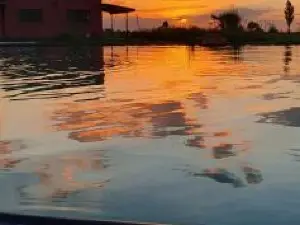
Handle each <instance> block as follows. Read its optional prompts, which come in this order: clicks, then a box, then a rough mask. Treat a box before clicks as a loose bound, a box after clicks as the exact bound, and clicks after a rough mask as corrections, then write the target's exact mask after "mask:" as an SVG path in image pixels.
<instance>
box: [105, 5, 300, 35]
mask: <svg viewBox="0 0 300 225" xmlns="http://www.w3.org/2000/svg"><path fill="white" fill-rule="evenodd" d="M103 1H104V3H114V4H120V5H125V6H130V7H134V8H136V9H137V12H136V13H134V14H132V15H131V21H130V27H131V29H135V28H136V27H137V19H136V16H137V15H138V17H139V23H140V27H141V28H152V27H156V26H158V25H159V24H161V22H162V21H163V20H168V21H170V22H171V23H173V24H176V25H181V23H182V21H184V23H187V24H189V25H198V26H201V27H207V26H208V24H209V15H210V14H211V13H212V12H215V11H220V10H224V9H229V8H231V7H233V6H234V7H235V8H237V9H239V11H240V13H241V15H242V16H243V18H244V20H245V21H248V20H256V21H259V22H260V23H261V24H263V25H265V24H267V23H275V24H276V25H277V26H279V28H280V29H285V23H284V16H283V9H284V6H285V0H253V1H250V2H249V1H246V0H213V1H203V0H151V1H143V0H103ZM292 2H293V1H292ZM293 3H294V5H295V7H296V13H297V9H298V8H299V10H300V3H297V2H295V1H294V2H293ZM182 19H184V20H182ZM299 22H300V21H299ZM104 24H105V26H108V24H109V23H108V19H107V16H106V17H105V22H104ZM116 27H117V28H119V29H122V28H124V20H123V16H122V15H120V16H117V17H116ZM293 27H294V29H298V27H299V26H298V24H297V16H296V20H295V23H294V26H293Z"/></svg>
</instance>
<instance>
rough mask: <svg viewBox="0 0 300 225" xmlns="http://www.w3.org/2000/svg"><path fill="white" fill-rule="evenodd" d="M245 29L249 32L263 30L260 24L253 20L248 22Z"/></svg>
mask: <svg viewBox="0 0 300 225" xmlns="http://www.w3.org/2000/svg"><path fill="white" fill-rule="evenodd" d="M247 29H248V31H251V32H262V31H263V29H262V28H261V26H260V25H259V24H258V23H256V22H253V21H251V22H249V23H248V25H247Z"/></svg>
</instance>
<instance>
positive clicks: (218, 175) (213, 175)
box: [192, 168, 245, 188]
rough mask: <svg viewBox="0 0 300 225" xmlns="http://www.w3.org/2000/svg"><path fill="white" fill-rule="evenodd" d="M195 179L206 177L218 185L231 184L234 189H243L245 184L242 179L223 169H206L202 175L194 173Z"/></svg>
mask: <svg viewBox="0 0 300 225" xmlns="http://www.w3.org/2000/svg"><path fill="white" fill-rule="evenodd" d="M192 176H195V177H207V178H210V179H212V180H214V181H216V182H218V183H224V184H231V185H232V186H233V187H235V188H240V187H244V186H245V184H244V182H243V180H242V179H240V178H239V177H238V176H236V175H235V174H234V173H231V172H229V171H227V170H226V169H223V168H216V169H206V170H204V171H203V173H194V174H192Z"/></svg>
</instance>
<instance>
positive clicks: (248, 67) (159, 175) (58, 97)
mask: <svg viewBox="0 0 300 225" xmlns="http://www.w3.org/2000/svg"><path fill="white" fill-rule="evenodd" d="M135 50H138V55H135V54H136V53H137V51H135ZM273 51H275V52H276V54H273ZM133 54H134V56H133V57H132V55H133ZM0 55H1V58H2V61H3V65H4V67H3V76H2V78H1V79H2V80H1V82H2V83H3V90H4V95H5V97H6V99H5V101H4V106H5V107H4V108H5V110H6V112H5V113H6V115H7V117H6V118H5V117H4V118H5V120H6V119H7V118H8V121H10V122H11V121H13V122H14V120H15V119H18V123H20V124H18V129H16V127H15V126H11V125H10V124H9V122H7V124H6V125H5V126H3V127H4V133H5V135H4V137H2V139H3V141H2V142H1V143H0V150H1V151H0V158H1V160H3V162H2V161H0V169H3V170H5V172H14V171H22V173H24V174H26V175H28V177H30V179H27V178H26V180H28V182H27V183H26V182H24V183H25V184H23V185H22V187H21V188H19V189H18V193H20V195H21V199H20V201H19V202H18V203H17V204H21V205H22V206H26V207H29V206H30V207H33V206H36V207H37V208H38V207H40V206H45V205H46V206H54V207H55V206H62V205H63V206H68V207H69V206H73V207H78V208H79V207H87V208H89V207H90V208H93V209H95V210H96V211H97V210H99V209H100V208H101V210H102V209H103V212H104V213H103V214H105V213H112V214H114V215H121V214H122V213H124V214H125V216H128V215H129V217H130V216H132V215H133V214H132V213H131V214H130V213H128V212H130V210H131V209H132V208H131V207H128V202H130V203H134V204H136V206H137V207H136V208H139V209H141V210H142V209H143V207H144V206H145V202H146V204H147V207H145V209H144V210H145V211H143V212H142V213H141V215H145V214H147V213H148V212H149V211H150V212H151V213H152V209H153V208H155V206H154V205H157V203H158V202H163V203H165V201H167V203H168V204H170V205H173V204H174V205H179V206H182V205H184V203H185V201H182V199H180V198H179V197H178V196H180V193H181V194H182V193H183V191H184V192H185V189H184V188H183V189H182V186H181V185H185V183H186V186H185V187H188V188H191V189H190V190H195V191H194V193H192V192H191V193H189V194H191V195H190V196H192V197H190V198H188V195H186V196H184V199H185V200H186V202H191V205H192V207H191V208H188V207H189V204H187V205H184V208H180V209H179V211H180V213H178V215H181V213H182V214H183V215H184V216H185V215H191V214H190V212H191V210H194V209H197V210H198V209H199V207H198V206H199V205H197V204H199V201H198V200H194V199H196V198H195V196H198V195H199V194H201V195H202V196H203V197H206V196H207V195H208V194H209V195H219V194H220V193H216V192H214V188H211V187H214V186H218V188H223V187H226V186H229V188H228V189H227V191H228V192H227V193H228V194H230V198H231V197H233V198H234V197H235V196H236V194H237V192H236V191H237V190H236V189H234V188H242V187H247V186H248V189H247V193H248V191H251V190H250V189H251V188H250V187H251V185H261V187H264V185H265V184H266V183H268V182H264V183H263V180H264V179H267V178H266V177H265V176H268V172H269V171H274V168H268V167H269V166H270V165H269V164H268V163H266V164H267V165H266V164H265V159H264V157H265V158H267V160H270V158H272V157H274V155H273V154H272V153H271V150H269V149H267V148H263V149H264V151H258V150H257V149H255V148H259V149H260V147H261V146H260V145H264V144H265V142H264V141H265V138H263V139H261V138H260V137H261V135H260V134H259V132H260V128H257V127H259V126H258V124H257V123H254V122H253V121H254V120H255V119H254V117H255V116H256V115H258V116H260V117H261V118H262V119H261V121H260V122H269V121H272V122H273V123H282V124H283V125H290V124H292V123H295V120H296V116H295V115H296V114H298V112H297V110H296V111H295V112H294V114H295V115H293V113H292V114H291V112H289V111H291V110H292V109H289V110H282V109H284V108H288V104H289V103H287V102H288V101H287V100H288V99H289V98H290V96H291V95H293V94H294V92H292V91H291V90H290V86H285V84H286V83H288V82H286V83H284V84H282V83H281V82H282V79H284V77H283V76H281V78H278V77H280V73H282V48H278V49H277V48H276V49H275V50H272V51H271V53H270V52H269V53H267V50H266V49H259V50H257V48H255V47H249V48H247V49H246V50H245V49H229V48H222V49H205V48H197V47H194V48H190V49H189V48H187V47H139V48H135V47H125V48H123V47H107V48H105V49H104V53H103V49H101V48H97V47H96V48H93V49H90V48H84V49H81V50H80V49H77V50H74V49H67V48H25V49H23V48H22V49H15V48H13V49H10V48H9V49H8V50H7V51H2V52H1V53H0ZM274 55H276V57H277V58H275V59H274V58H271V59H269V58H268V57H273V56H274ZM274 57H275V56H274ZM294 57H295V56H294ZM132 58H135V59H136V61H134V63H133V61H132ZM135 59H134V60H135ZM261 60H265V61H263V62H264V63H263V64H264V67H263V68H262V67H261V65H262V61H261ZM274 60H275V61H276V60H277V61H276V63H274ZM103 61H104V62H105V63H104V65H103ZM278 61H279V63H278ZM19 62H20V63H19ZM133 65H134V66H133ZM274 67H275V69H274ZM104 69H105V75H106V76H105V80H104ZM274 74H275V75H274ZM274 80H276V82H271V81H274ZM104 81H105V85H104ZM285 81H286V80H285ZM290 83H292V84H294V83H295V82H290ZM290 83H289V85H292V84H290ZM279 88H280V92H279V91H278V89H279ZM37 99H38V100H37ZM11 100H19V101H11ZM271 100H272V101H271ZM282 102H283V103H284V104H286V105H284V104H283V103H282ZM275 106H276V107H275ZM268 107H270V108H271V109H270V108H268ZM26 108H32V110H29V111H27V110H25V109H26ZM274 108H276V109H278V112H277V111H275V110H274ZM22 110H24V111H22ZM266 111H270V113H263V114H262V113H261V112H266ZM274 111H275V112H274ZM28 112H29V113H28ZM45 112H46V113H45ZM1 114H2V113H1ZM36 115H38V116H40V117H41V118H42V119H41V118H40V117H38V116H36ZM20 117H22V119H20ZM294 117H295V118H294ZM1 119H2V118H1ZM27 120H29V121H33V123H25V122H24V121H27ZM264 120H265V121H264ZM19 121H20V122H19ZM282 121H285V122H282ZM287 121H289V122H287ZM31 126H36V127H37V128H38V129H37V132H36V133H34V134H31V130H30V128H31ZM296 126H299V125H296ZM270 129H272V128H270ZM5 130H7V131H6V132H5ZM12 131H16V132H12ZM28 133H30V134H29V135H27V134H28ZM1 134H2V133H1ZM7 137H8V138H7ZM17 138H20V140H23V139H26V141H28V140H29V141H28V142H26V143H35V144H36V146H34V148H33V149H31V148H30V147H28V146H26V145H24V144H23V142H19V143H15V144H13V143H12V142H9V141H5V140H18V139H17ZM257 139H259V141H257ZM252 142H253V143H254V148H252V145H251V146H250V145H249V143H252ZM103 146H105V148H106V151H105V152H104V151H103V152H102V151H90V149H103V148H102V147H103ZM19 150H20V152H21V153H20V156H22V158H21V157H17V156H18V154H15V153H18V151H19ZM77 150H78V151H77ZM272 150H273V149H272ZM36 153H38V154H37V155H36ZM106 153H107V155H109V157H111V158H109V159H108V157H107V158H106V156H105V154H106ZM249 155H250V157H248V156H249ZM24 156H26V158H25V159H24ZM111 160H112V161H111ZM113 160H115V161H113ZM112 162H113V163H112ZM182 165H187V166H186V167H187V168H193V169H190V170H189V171H192V172H190V173H189V175H190V176H184V175H186V173H187V171H184V174H182V172H180V173H177V174H175V172H174V174H173V173H172V172H170V171H174V168H178V167H182ZM258 167H259V168H262V169H258ZM265 168H267V169H268V170H267V171H268V172H264V169H265ZM275 170H276V169H275ZM171 173H172V174H171ZM178 174H179V175H178ZM9 176H14V175H9ZM277 177H278V176H277ZM149 178H151V179H149ZM268 178H269V177H268ZM153 179H155V182H153ZM191 179H192V180H193V181H192V182H191ZM148 180H149V181H148ZM20 182H21V181H20ZM21 183H22V182H21ZM170 186H172V188H171V189H170ZM199 187H200V188H199ZM206 187H208V189H207V192H206V191H203V190H204V189H205V188H206ZM232 187H233V188H232ZM202 188H203V189H202ZM262 189H263V188H262ZM265 189H268V187H266V188H265ZM268 190H269V189H268ZM177 191H178V193H177ZM166 192H168V193H170V194H171V195H172V198H169V197H168V196H167V195H165V193H166ZM243 192H244V191H243ZM149 193H150V194H149ZM245 193H246V190H245ZM184 194H185V193H184ZM221 194H222V193H221ZM240 194H243V193H241V192H240ZM222 195H223V194H222ZM99 196H101V198H100V197H99ZM155 196H159V197H158V198H159V200H157V199H155ZM228 196H229V195H228ZM219 197H220V196H218V197H217V198H215V199H219ZM221 197H222V196H221ZM225 197H227V196H225ZM166 198H168V199H167V200H166ZM228 198H229V197H228ZM128 199H130V201H128ZM131 201H132V202H131ZM205 201H206V200H203V202H202V203H203V204H204V203H205ZM207 201H208V202H211V201H214V200H213V199H208V200H207ZM217 201H218V200H216V204H215V205H218V202H217ZM179 202H180V204H178V203H179ZM122 204H124V205H122ZM148 205H149V207H148ZM153 206H154V207H153ZM30 207H29V208H30ZM185 207H187V208H185ZM200 207H203V206H200ZM166 208H167V207H166ZM203 208H206V207H203ZM245 211H246V210H245ZM118 213H120V214H118ZM126 213H128V214H126ZM193 213H194V212H193ZM197 213H198V212H195V215H197ZM122 215H123V214H122ZM151 215H152V216H153V215H154V212H153V214H151ZM193 215H194V214H193ZM159 216H160V215H158V217H159ZM151 218H152V217H151ZM122 219H124V218H122ZM125 219H127V218H125ZM142 219H144V218H142ZM158 222H160V221H158ZM173 222H178V221H177V220H175V221H171V223H173Z"/></svg>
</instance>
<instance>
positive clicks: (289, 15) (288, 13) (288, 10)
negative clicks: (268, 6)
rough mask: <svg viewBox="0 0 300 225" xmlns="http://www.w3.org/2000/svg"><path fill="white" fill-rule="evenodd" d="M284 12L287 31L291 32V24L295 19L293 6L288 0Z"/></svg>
mask: <svg viewBox="0 0 300 225" xmlns="http://www.w3.org/2000/svg"><path fill="white" fill-rule="evenodd" d="M284 14H285V21H286V24H287V27H288V30H287V31H288V33H291V25H292V23H293V21H294V19H295V8H294V6H293V5H292V3H291V2H290V0H287V1H286V5H285V10H284Z"/></svg>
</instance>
